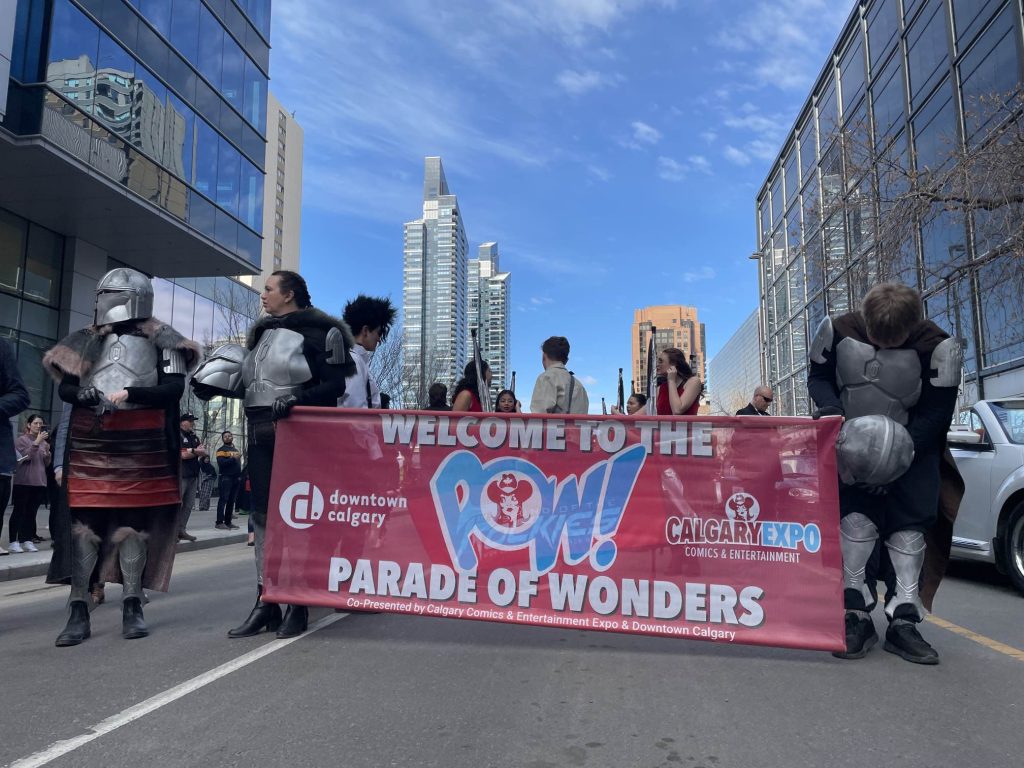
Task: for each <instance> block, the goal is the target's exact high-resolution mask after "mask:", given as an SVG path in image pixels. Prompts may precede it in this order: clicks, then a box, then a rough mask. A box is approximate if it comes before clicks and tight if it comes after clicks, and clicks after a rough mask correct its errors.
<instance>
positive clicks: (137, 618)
mask: <svg viewBox="0 0 1024 768" xmlns="http://www.w3.org/2000/svg"><path fill="white" fill-rule="evenodd" d="M148 634H149V628H148V627H147V626H146V619H145V617H143V615H142V601H141V600H140V599H139V598H137V597H126V598H125V600H124V605H123V606H122V608H121V637H123V638H124V639H125V640H135V639H137V638H140V637H145V636H146V635H148Z"/></svg>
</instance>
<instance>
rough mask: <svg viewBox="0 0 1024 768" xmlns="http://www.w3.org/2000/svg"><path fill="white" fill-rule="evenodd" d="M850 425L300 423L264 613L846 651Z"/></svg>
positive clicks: (354, 416)
mask: <svg viewBox="0 0 1024 768" xmlns="http://www.w3.org/2000/svg"><path fill="white" fill-rule="evenodd" d="M839 426H840V424H839V420H838V419H823V420H820V421H812V420H810V419H796V418H768V417H763V418H753V417H741V418H727V417H722V418H706V417H671V418H669V417H648V418H639V419H636V418H630V417H614V416H613V417H605V416H579V417H574V416H568V417H566V416H547V415H543V416H534V415H522V414H515V415H511V416H506V415H497V414H452V413H438V412H424V411H367V410H347V409H329V408H298V409H296V410H295V411H294V412H293V415H292V416H290V417H289V418H288V419H285V420H283V421H281V422H278V427H277V448H276V454H275V461H274V476H273V481H272V483H271V491H270V504H269V514H268V531H267V541H266V549H265V557H266V561H265V566H266V567H265V578H264V580H265V582H266V583H265V594H264V597H265V598H267V599H269V600H271V601H274V602H281V603H297V604H302V605H321V606H328V607H334V608H343V609H348V610H373V611H389V612H396V613H408V614H414V615H424V616H444V617H451V618H462V619H481V620H485V621H501V622H509V623H518V624H539V625H545V626H553V627H563V628H574V629H591V630H607V631H614V632H629V633H641V634H650V635H662V636H674V637H684V638H694V639H701V640H714V641H723V642H737V643H750V644H755V645H774V646H785V647H793V648H812V649H820V650H840V649H842V648H843V647H844V642H843V607H842V605H843V604H842V557H841V554H840V549H839V526H838V520H839V514H838V485H837V477H836V463H835V439H836V436H837V434H838V432H839Z"/></svg>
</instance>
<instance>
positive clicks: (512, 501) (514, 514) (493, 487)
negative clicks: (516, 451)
mask: <svg viewBox="0 0 1024 768" xmlns="http://www.w3.org/2000/svg"><path fill="white" fill-rule="evenodd" d="M532 496H533V485H531V484H530V483H529V482H528V481H527V480H520V479H519V478H517V477H516V476H515V474H514V473H512V472H503V473H502V474H501V477H499V478H498V479H497V480H495V481H494V482H492V483H490V484H489V485H488V486H487V498H488V499H490V500H491V501H492V502H494V503H495V504H496V505H497V511H496V512H495V513H494V516H493V520H494V523H495V525H502V526H505V527H507V528H518V527H520V526H522V525H523V524H524V523H525V522H527V521H528V520H530V519H531V517H532V515H531V514H530V510H528V509H527V508H526V502H527V501H529V499H530V498H531V497H532Z"/></svg>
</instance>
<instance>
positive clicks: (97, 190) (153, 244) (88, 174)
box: [0, 80, 262, 277]
mask: <svg viewBox="0 0 1024 768" xmlns="http://www.w3.org/2000/svg"><path fill="white" fill-rule="evenodd" d="M0 207H3V208H7V209H8V210H10V211H12V212H14V213H16V214H18V215H19V216H23V217H24V218H27V219H30V220H31V221H35V222H37V223H39V224H41V225H42V226H44V227H47V228H49V229H52V230H55V231H57V232H60V233H61V234H64V235H66V236H69V237H79V238H81V239H83V240H85V241H87V242H89V243H92V244H93V245H95V246H97V247H99V248H102V249H103V250H105V251H106V252H107V253H108V255H109V256H110V257H111V258H114V259H116V260H118V261H121V262H124V263H126V264H129V265H131V266H133V267H135V268H137V269H140V270H142V271H144V272H148V273H149V274H154V275H160V276H161V277H193V276H195V277H199V276H215V275H250V274H256V273H258V272H259V263H260V248H261V242H262V241H261V240H260V238H259V237H257V236H255V235H254V234H253V233H251V232H249V231H248V230H247V229H246V228H245V227H243V226H241V225H240V224H238V223H237V222H236V221H235V220H234V219H232V218H231V217H230V216H228V215H227V214H226V213H224V212H223V211H220V210H217V209H215V207H214V206H213V205H212V204H211V203H209V202H208V201H206V200H204V199H203V198H202V197H201V196H199V195H198V194H197V193H196V192H195V191H194V190H191V189H190V188H189V187H188V185H187V184H185V182H184V181H182V180H181V179H180V178H178V177H177V176H175V175H174V174H173V173H171V172H170V171H169V170H168V169H167V168H165V167H163V166H161V165H160V164H159V163H157V162H155V161H153V160H152V159H151V158H149V157H148V156H146V155H145V154H143V153H142V152H140V151H139V150H138V149H137V148H136V147H134V146H132V145H131V144H129V143H128V142H126V141H125V140H124V139H123V138H121V137H120V136H118V135H117V134H115V133H114V132H113V131H111V130H109V129H108V128H107V127H106V126H105V125H104V124H103V123H101V122H99V121H98V120H96V119H94V118H93V117H92V116H91V115H89V114H88V113H86V112H84V111H82V110H81V109H80V108H79V107H78V106H76V105H75V104H74V103H73V102H71V101H70V100H68V99H65V98H64V97H63V96H62V95H61V94H58V93H56V92H55V91H54V90H52V89H50V88H48V87H46V86H44V85H33V86H23V85H19V84H17V83H16V82H15V81H13V80H12V81H11V89H10V94H9V101H8V111H7V116H6V118H5V119H4V121H3V122H2V123H0ZM221 218H223V219H224V221H223V222H222V221H221V220H220V219H221ZM211 220H214V221H211ZM201 222H202V223H206V224H207V226H204V227H203V228H204V229H205V230H206V231H207V232H208V233H209V234H204V233H203V232H201V231H199V229H197V228H196V226H195V225H201ZM214 237H216V238H217V240H220V241H221V242H217V240H215V239H214ZM225 243H226V244H227V245H229V246H231V247H232V248H233V250H232V248H228V247H225V245H224V244H225Z"/></svg>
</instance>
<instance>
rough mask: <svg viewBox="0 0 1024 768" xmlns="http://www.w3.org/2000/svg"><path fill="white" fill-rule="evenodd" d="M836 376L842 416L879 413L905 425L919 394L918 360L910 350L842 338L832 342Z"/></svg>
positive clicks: (919, 367) (919, 368) (919, 361)
mask: <svg viewBox="0 0 1024 768" xmlns="http://www.w3.org/2000/svg"><path fill="white" fill-rule="evenodd" d="M836 379H837V383H838V384H839V396H840V398H841V399H842V402H843V410H844V411H845V412H846V418H848V419H852V418H856V417H857V416H870V415H881V416H888V417H889V418H891V419H892V420H893V421H895V422H897V423H899V424H903V425H906V423H907V421H908V419H909V413H908V412H909V410H910V409H911V408H912V407H914V405H916V404H917V401H918V398H920V397H921V360H920V358H919V357H918V355H917V352H915V351H914V350H912V349H875V348H874V347H873V346H871V345H870V344H865V343H863V342H860V341H856V340H854V339H850V338H846V339H842V340H841V341H840V342H839V344H837V345H836Z"/></svg>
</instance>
